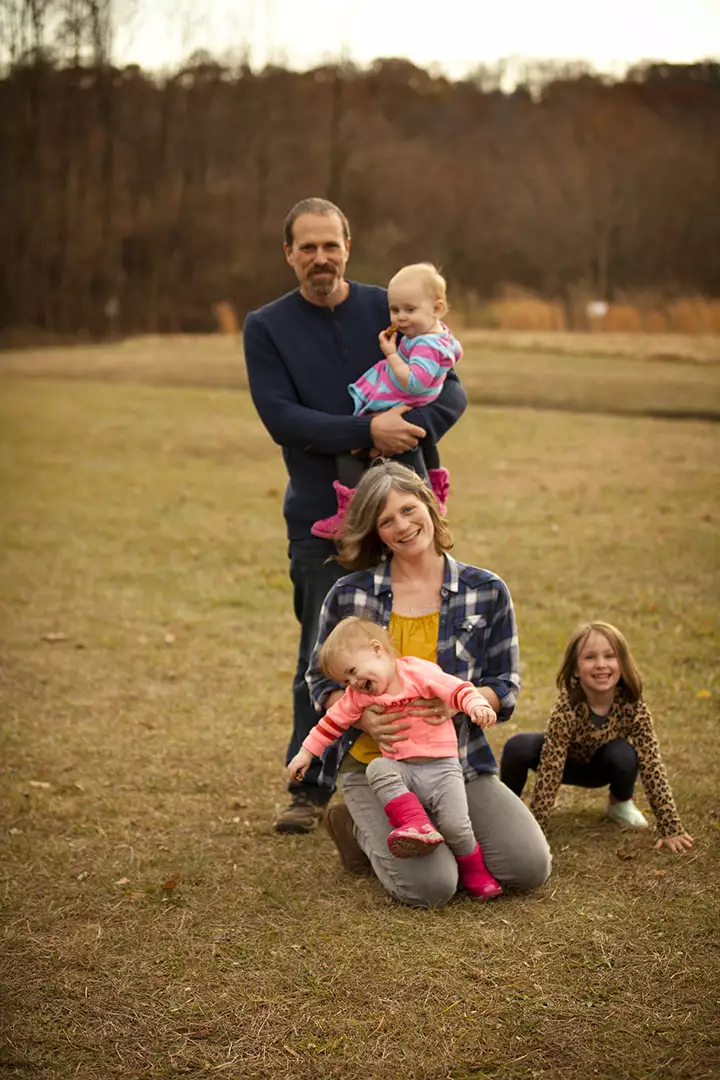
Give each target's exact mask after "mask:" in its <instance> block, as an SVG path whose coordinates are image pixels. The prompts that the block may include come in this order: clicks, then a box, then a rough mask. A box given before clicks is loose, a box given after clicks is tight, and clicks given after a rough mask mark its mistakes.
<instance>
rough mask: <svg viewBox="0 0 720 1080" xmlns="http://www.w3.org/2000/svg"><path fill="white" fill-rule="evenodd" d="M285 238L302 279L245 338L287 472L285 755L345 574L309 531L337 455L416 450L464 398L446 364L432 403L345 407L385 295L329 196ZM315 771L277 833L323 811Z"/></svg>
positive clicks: (381, 324) (436, 435) (294, 217)
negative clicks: (324, 616)
mask: <svg viewBox="0 0 720 1080" xmlns="http://www.w3.org/2000/svg"><path fill="white" fill-rule="evenodd" d="M283 246H284V250H285V258H286V259H287V262H288V264H289V265H290V266H291V267H292V269H293V270H294V271H295V275H296V277H297V279H298V282H299V288H297V289H295V290H294V291H293V292H290V293H287V294H286V295H285V296H282V297H280V298H279V299H278V300H274V301H272V303H269V304H266V305H265V306H264V307H262V308H260V309H259V310H257V311H253V312H251V313H250V314H249V315H248V317H247V319H246V321H245V327H244V343H245V360H246V363H247V370H248V378H249V381H250V392H251V394H252V398H253V402H254V403H255V407H256V409H257V411H258V413H259V415H260V419H261V420H262V422H263V424H264V425H265V427H266V428H267V430H268V432H269V433H270V435H271V437H272V438H273V440H274V441H275V442H276V443H278V444H279V445H280V446H281V447H282V453H283V458H284V459H285V466H286V468H287V471H288V475H289V482H288V485H287V488H286V491H285V500H284V505H283V513H284V516H285V521H286V524H287V535H288V540H289V549H288V554H289V557H290V578H291V580H292V583H293V587H294V609H295V615H296V617H297V619H298V622H299V623H300V628H301V629H300V647H299V651H298V664H297V670H296V672H295V678H294V680H293V707H294V725H293V733H292V737H291V739H290V744H289V746H288V750H287V756H286V763H287V762H289V761H290V760H291V759H292V758H293V757H294V756H295V754H296V753H297V752H298V750H299V749H300V746H301V743H302V741H303V739H304V738H305V736H306V735H307V734H308V732H309V731H310V729H311V728H312V727H313V726H314V724H315V722H316V720H317V716H316V714H315V712H314V709H313V706H312V704H311V702H310V697H309V694H308V688H307V685H306V683H305V672H306V670H307V667H308V663H309V660H310V655H311V653H312V649H313V646H314V644H315V639H316V637H317V624H318V618H319V615H320V608H321V607H322V602H323V600H324V599H325V596H326V594H327V592H328V590H329V588H330V586H331V585H333V584H334V582H335V581H336V580H337V579H338V578H339V577H340V576H341V575H342V574H343V573H344V570H343V568H342V567H341V566H339V565H338V563H336V562H334V561H333V562H329V563H328V562H327V561H326V560H327V559H328V558H329V557H330V556H331V555H333V554H334V553H335V547H334V545H333V543H332V542H331V541H329V540H322V539H319V538H318V537H315V536H312V535H311V533H310V528H311V526H312V525H313V523H314V522H316V521H318V520H320V519H321V518H327V517H329V516H330V515H331V514H333V513H334V512H335V510H336V508H337V505H336V496H335V490H334V488H333V481H334V480H337V479H338V469H339V462H343V461H346V460H347V455H348V452H349V451H351V450H355V449H361V450H366V451H374V452H377V453H380V454H383V455H384V456H386V457H392V456H394V455H396V454H401V453H404V452H406V451H408V450H412V449H413V448H415V447H416V446H417V445H418V443H419V440H420V439H422V438H424V437H425V435H426V434H429V435H430V437H431V438H432V439H433V440H434V441H437V440H438V439H440V438H441V437H442V436H443V435H444V434H445V432H446V431H447V430H448V429H449V428H450V427H451V426H452V425H453V424H454V423H455V422H456V421H457V420H458V419H459V418H460V416H461V415H462V413H463V412H464V410H465V406H466V404H467V399H466V397H465V392H464V390H463V389H462V387H461V385H460V383H459V381H458V379H457V376H456V375H455V374H454V372H451V373H450V374H449V375H448V376H447V379H446V381H445V385H444V387H443V390H442V393H441V394H440V396H439V397H438V398H437V400H436V401H434V402H433V403H432V405H427V406H425V407H424V408H422V409H413V410H412V411H408V407H407V406H406V405H399V406H396V407H395V408H393V409H389V410H388V411H387V412H383V413H374V414H371V415H370V416H353V415H352V413H353V402H352V398H351V397H350V394H349V393H348V390H347V388H348V384H349V383H352V382H354V381H355V380H356V379H357V378H358V377H359V376H360V375H361V374H362V373H363V372H364V371H365V370H366V369H367V368H368V367H369V366H370V365H371V364H372V363H374V362H375V361H376V360H379V359H380V358H381V356H382V353H381V350H380V345H379V342H378V334H379V333H380V331H381V330H383V329H384V328H385V327H386V326H387V324H388V318H389V317H388V305H387V293H386V291H385V289H381V288H378V287H377V286H375V285H360V284H357V283H356V282H352V281H346V280H345V268H346V266H347V262H348V258H349V255H350V229H349V226H348V222H347V218H346V217H345V215H344V214H343V213H342V211H341V210H339V209H338V207H337V206H335V205H334V204H333V203H331V202H328V201H327V200H325V199H315V198H312V199H303V200H302V201H301V202H299V203H297V204H296V205H295V206H294V207H293V208H292V210H291V211H290V213H289V214H288V215H287V217H286V219H285V226H284V245H283ZM404 414H406V415H404ZM319 774H320V762H319V760H318V759H317V758H315V759H314V761H313V763H312V765H311V766H310V768H309V769H308V770H307V772H306V774H305V776H304V778H303V779H302V780H301V781H297V782H292V783H291V784H290V785H289V789H288V790H289V792H290V795H291V802H290V805H289V806H288V807H287V808H286V809H285V810H284V811H283V812H282V814H281V815H280V817H279V818H278V819H277V821H276V822H275V828H276V830H277V831H278V832H310V831H311V830H312V829H313V828H314V826H315V825H316V824H317V822H318V821H319V819H320V818H321V817H322V814H323V809H324V807H325V805H326V803H327V802H328V800H329V799H330V797H331V795H332V791H331V790H330V789H329V788H323V787H322V786H320V784H319V783H318V777H319Z"/></svg>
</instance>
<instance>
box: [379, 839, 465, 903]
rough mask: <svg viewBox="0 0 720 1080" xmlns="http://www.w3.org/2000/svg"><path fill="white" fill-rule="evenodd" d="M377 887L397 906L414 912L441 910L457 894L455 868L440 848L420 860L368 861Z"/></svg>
mask: <svg viewBox="0 0 720 1080" xmlns="http://www.w3.org/2000/svg"><path fill="white" fill-rule="evenodd" d="M371 862H372V867H373V870H374V871H375V874H376V876H377V878H378V880H379V881H380V883H381V885H382V886H383V887H384V888H385V889H386V891H387V892H388V893H390V895H391V896H392V897H393V898H394V899H395V900H398V901H399V902H400V903H401V904H407V905H408V906H410V907H417V908H443V907H445V906H446V905H447V904H448V903H449V902H450V901H451V900H452V898H453V896H454V895H455V893H456V892H457V886H458V873H457V864H456V862H455V859H454V857H453V856H452V854H451V852H450V851H446V850H445V849H444V848H442V849H441V850H439V851H435V852H433V854H432V855H428V856H426V857H425V858H424V859H393V862H392V863H387V862H386V860H385V859H384V858H380V859H378V858H377V857H375V858H371Z"/></svg>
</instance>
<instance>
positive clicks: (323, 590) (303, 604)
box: [285, 537, 348, 803]
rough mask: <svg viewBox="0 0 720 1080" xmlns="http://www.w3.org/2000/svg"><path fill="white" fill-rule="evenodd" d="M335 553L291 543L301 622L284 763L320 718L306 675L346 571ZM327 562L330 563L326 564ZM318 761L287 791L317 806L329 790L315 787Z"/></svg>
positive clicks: (319, 544)
mask: <svg viewBox="0 0 720 1080" xmlns="http://www.w3.org/2000/svg"><path fill="white" fill-rule="evenodd" d="M335 554H336V548H335V545H334V544H333V543H332V541H330V540H321V539H319V538H318V537H311V538H308V539H307V540H291V541H290V546H289V548H288V555H289V556H290V580H291V581H292V583H293V588H294V595H293V604H294V608H295V616H296V618H297V620H298V622H299V623H300V647H299V650H298V663H297V670H296V672H295V678H294V679H293V733H292V738H291V739H290V744H289V746H288V748H287V756H286V758H285V764H287V763H288V762H289V761H290V760H291V759H292V758H294V757H295V754H297V752H298V750H299V749H300V747H301V745H302V742H303V740H304V739H305V737H306V736H307V735H308V733H309V732H310V729H311V728H312V727H314V726H315V724H316V723H317V721H318V719H319V716H318V714H317V713H316V712H315V709H314V708H313V705H312V702H311V701H310V694H309V692H308V687H307V683H306V682H305V672H306V671H307V669H308V666H309V664H310V657H311V656H312V651H313V649H314V647H315V642H316V640H317V634H318V622H319V619H320V609H321V608H322V605H323V601H324V599H325V597H326V596H327V594H328V592H329V590H330V588H331V586H332V585H334V584H335V582H336V581H337V580H338V578H340V577H342V576H343V574H347V573H348V571H347V570H346V569H345V568H344V567H342V566H341V565H340V563H339V562H337V561H336V560H335V559H333V558H331V556H333V555H335ZM328 559H330V561H329V562H328ZM319 774H320V759H319V758H313V760H312V764H311V765H310V768H309V769H308V770H307V772H306V773H305V776H304V777H303V779H302V780H301V781H296V780H292V781H291V782H290V783H289V784H288V791H290V792H292V793H293V794H300V793H301V792H302V794H304V795H306V796H307V797H308V798H309V799H312V801H313V802H316V803H326V802H327V801H328V799H329V798H330V796H331V795H332V790H331V789H330V788H327V787H320V786H319V785H318V776H319Z"/></svg>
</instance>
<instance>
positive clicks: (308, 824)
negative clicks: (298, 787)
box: [275, 792, 325, 833]
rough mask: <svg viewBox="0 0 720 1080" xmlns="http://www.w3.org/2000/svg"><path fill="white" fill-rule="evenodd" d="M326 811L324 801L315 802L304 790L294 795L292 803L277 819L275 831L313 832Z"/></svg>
mask: <svg viewBox="0 0 720 1080" xmlns="http://www.w3.org/2000/svg"><path fill="white" fill-rule="evenodd" d="M324 811H325V804H324V803H316V802H313V801H312V799H310V798H308V796H307V795H305V794H304V793H303V792H298V793H297V794H296V795H293V796H292V797H291V800H290V805H289V806H286V807H285V809H284V810H283V812H282V813H281V814H280V815H279V816H278V817H277V818H276V819H275V832H279V833H309V832H312V831H313V829H314V828H315V826H316V825H317V823H318V822H319V821H321V820H322V816H323V813H324Z"/></svg>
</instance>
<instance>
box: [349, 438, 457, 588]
mask: <svg viewBox="0 0 720 1080" xmlns="http://www.w3.org/2000/svg"><path fill="white" fill-rule="evenodd" d="M391 491H399V492H401V493H405V494H407V495H414V496H415V497H416V498H417V499H419V500H420V501H421V502H422V503H424V504H425V506H426V507H427V509H428V512H429V514H430V518H431V520H432V523H433V531H434V534H435V550H436V551H437V553H438V554H439V555H440V554H442V553H443V552H445V551H449V550H450V548H451V547H452V546H453V538H452V533H451V532H450V529H449V528H448V527H447V525H446V524H445V522H444V521H443V519H442V518H441V517H440V512H439V510H438V504H437V501H436V499H435V496H434V495H433V493H432V491H431V490H430V488H429V487H428V485H427V484H426V482H425V481H424V480H423V479H422V477H420V476H418V474H417V473H416V472H413V470H412V469H408V468H407V467H406V466H405V465H398V464H397V462H394V461H386V460H385V459H384V458H379V459H378V460H377V462H376V463H375V464H374V465H372V466H371V468H369V469H368V470H367V472H366V473H365V474H364V475H363V477H362V478H361V480H360V483H359V484H358V486H357V488H356V490H355V494H354V495H353V497H352V499H351V501H350V506H349V507H348V511H347V516H346V518H345V530H344V532H343V535H342V536H341V537H340V538H339V539H338V540H337V541H336V543H337V548H338V556H337V559H338V562H339V563H340V564H341V566H345V567H347V569H348V570H368V569H369V568H370V567H372V566H377V564H378V563H379V562H380V560H381V559H382V557H383V555H384V554H385V552H386V548H385V545H384V544H383V542H382V541H381V539H380V537H379V536H378V531H377V522H378V518H379V517H380V514H381V513H382V511H383V509H384V507H385V504H386V502H387V501H388V497H389V495H390V492H391Z"/></svg>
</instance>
